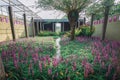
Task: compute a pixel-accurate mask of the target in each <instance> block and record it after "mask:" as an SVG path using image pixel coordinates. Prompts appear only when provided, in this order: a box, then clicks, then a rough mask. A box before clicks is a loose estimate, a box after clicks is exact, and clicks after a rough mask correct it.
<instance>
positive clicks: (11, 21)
mask: <svg viewBox="0 0 120 80" xmlns="http://www.w3.org/2000/svg"><path fill="white" fill-rule="evenodd" d="M8 11H9V20H10V26H11V31H12V38H13V41H15V40H16V38H15V30H14V22H13V14H12V7H11V6H8Z"/></svg>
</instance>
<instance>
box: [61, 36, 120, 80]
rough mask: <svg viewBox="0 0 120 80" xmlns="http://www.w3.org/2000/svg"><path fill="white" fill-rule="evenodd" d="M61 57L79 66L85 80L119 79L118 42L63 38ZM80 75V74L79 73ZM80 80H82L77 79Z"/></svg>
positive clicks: (119, 47)
mask: <svg viewBox="0 0 120 80" xmlns="http://www.w3.org/2000/svg"><path fill="white" fill-rule="evenodd" d="M61 55H62V56H63V57H65V58H66V59H68V60H72V61H73V60H75V61H76V62H79V63H80V64H79V65H77V66H81V65H82V67H80V68H82V69H81V71H82V72H83V74H84V75H82V76H79V78H80V77H83V76H84V79H85V80H119V79H120V74H119V72H120V42H117V41H108V40H105V41H101V40H100V38H96V37H77V38H76V40H75V41H72V42H71V41H69V40H68V39H66V38H63V39H62V41H61ZM80 73H81V72H80ZM84 79H83V80H84ZM79 80H82V79H79Z"/></svg>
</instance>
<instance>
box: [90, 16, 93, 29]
mask: <svg viewBox="0 0 120 80" xmlns="http://www.w3.org/2000/svg"><path fill="white" fill-rule="evenodd" d="M93 19H94V14H92V15H91V24H90V31H92V29H93Z"/></svg>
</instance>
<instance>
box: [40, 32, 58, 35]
mask: <svg viewBox="0 0 120 80" xmlns="http://www.w3.org/2000/svg"><path fill="white" fill-rule="evenodd" d="M38 36H59V33H56V32H51V31H41V32H40V33H39V34H38Z"/></svg>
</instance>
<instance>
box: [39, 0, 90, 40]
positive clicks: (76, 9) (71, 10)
mask: <svg viewBox="0 0 120 80" xmlns="http://www.w3.org/2000/svg"><path fill="white" fill-rule="evenodd" d="M91 1H92V0H59V1H58V0H38V7H41V8H44V9H56V10H60V11H63V12H64V13H66V14H67V17H68V20H69V23H70V27H71V35H70V37H71V40H74V34H75V25H76V22H77V20H78V18H79V13H80V12H81V11H82V10H83V9H84V8H85V7H86V6H87V5H88V4H90V3H91Z"/></svg>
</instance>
